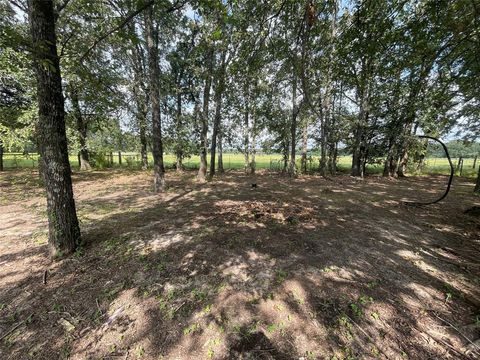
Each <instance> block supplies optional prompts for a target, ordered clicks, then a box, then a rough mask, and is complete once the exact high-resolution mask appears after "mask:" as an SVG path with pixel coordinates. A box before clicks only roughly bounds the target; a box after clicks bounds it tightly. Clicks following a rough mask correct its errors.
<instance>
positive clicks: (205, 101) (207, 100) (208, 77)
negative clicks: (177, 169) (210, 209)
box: [197, 48, 214, 182]
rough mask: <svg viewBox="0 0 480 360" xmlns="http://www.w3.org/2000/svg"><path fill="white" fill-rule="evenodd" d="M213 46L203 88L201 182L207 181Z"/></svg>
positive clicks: (199, 176)
mask: <svg viewBox="0 0 480 360" xmlns="http://www.w3.org/2000/svg"><path fill="white" fill-rule="evenodd" d="M213 55H214V52H213V48H211V49H210V50H209V52H208V57H207V72H206V78H205V87H204V89H203V111H202V116H201V121H202V130H201V133H200V167H199V169H198V175H197V179H198V180H199V181H201V182H204V181H205V178H206V175H207V166H208V164H207V145H208V138H207V135H208V110H209V104H210V89H211V87H212V75H211V74H212V70H213Z"/></svg>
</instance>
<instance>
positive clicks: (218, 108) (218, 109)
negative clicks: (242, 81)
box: [209, 50, 227, 178]
mask: <svg viewBox="0 0 480 360" xmlns="http://www.w3.org/2000/svg"><path fill="white" fill-rule="evenodd" d="M226 56H227V51H226V50H223V51H222V58H221V60H220V68H219V72H218V78H217V86H216V88H215V117H214V120H213V131H212V147H211V151H210V174H209V176H210V178H212V177H213V176H214V175H215V152H216V150H217V136H218V132H219V130H220V121H221V117H222V97H223V91H224V88H225V67H226Z"/></svg>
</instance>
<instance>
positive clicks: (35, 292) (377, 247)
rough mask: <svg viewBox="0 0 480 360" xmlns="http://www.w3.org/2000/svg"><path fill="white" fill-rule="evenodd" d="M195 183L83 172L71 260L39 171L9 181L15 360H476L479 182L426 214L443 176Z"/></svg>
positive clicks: (3, 185) (4, 215) (6, 350)
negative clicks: (51, 234) (55, 245)
mask: <svg viewBox="0 0 480 360" xmlns="http://www.w3.org/2000/svg"><path fill="white" fill-rule="evenodd" d="M194 175H195V174H194V173H189V172H185V173H183V174H174V173H168V174H167V179H168V183H169V188H168V190H167V191H166V192H165V193H163V194H154V193H153V192H152V181H151V174H150V173H149V172H141V171H132V172H127V171H120V170H111V171H91V172H87V173H75V174H74V176H73V179H74V192H75V198H76V205H77V210H78V214H79V219H80V222H81V228H82V233H83V238H84V239H85V245H84V247H83V248H82V250H81V251H80V252H79V253H78V254H75V255H74V256H72V257H70V258H67V259H63V260H52V259H50V258H49V254H48V249H47V244H46V241H47V228H46V226H47V223H46V212H45V200H44V198H43V190H42V188H41V187H40V185H39V182H38V174H37V175H36V174H34V173H30V172H18V173H16V172H9V173H8V174H7V175H1V176H2V177H1V178H0V190H1V193H0V269H1V270H2V271H1V272H0V337H2V336H3V338H2V340H1V342H0V358H8V359H25V358H35V359H52V358H72V359H86V358H95V359H96V358H105V359H106V358H124V359H135V358H138V359H140V358H141V359H158V358H162V357H163V358H165V359H229V358H230V359H294V358H297V359H298V358H303V359H331V358H335V357H336V358H337V359H343V358H349V357H350V358H390V359H396V358H411V359H427V358H452V359H453V358H465V359H469V358H471V359H474V358H476V357H478V353H479V351H480V349H478V348H477V346H478V345H475V344H476V343H475V341H477V340H478V339H479V338H480V326H479V317H480V301H479V300H478V299H479V298H480V291H479V289H480V280H479V279H480V264H479V261H478V259H479V258H480V252H479V249H480V240H479V239H480V222H479V221H480V219H479V218H478V217H477V216H474V215H472V214H469V212H468V209H475V208H476V207H478V206H479V201H480V200H479V199H478V197H474V196H472V195H471V192H472V189H473V186H472V184H471V183H468V182H464V181H463V180H457V179H455V180H456V181H455V182H454V186H453V188H452V193H451V194H450V195H449V196H448V197H447V199H446V201H444V202H442V203H439V204H436V205H433V206H429V207H421V208H420V207H412V206H408V205H405V204H404V203H403V201H423V200H427V199H430V198H434V197H435V196H436V195H437V194H438V193H439V192H441V191H442V188H443V186H444V184H445V181H446V180H445V177H442V176H438V177H421V178H406V179H397V180H388V179H383V178H381V177H370V178H366V179H364V180H357V179H353V178H350V177H347V176H342V177H337V178H334V179H322V178H318V177H316V176H302V177H300V178H297V179H289V178H283V177H280V176H276V175H272V174H269V173H262V174H257V175H256V176H246V175H244V174H242V173H240V172H238V173H235V172H229V173H227V174H226V175H225V176H223V177H220V178H218V179H216V180H214V181H211V182H207V183H203V184H200V183H197V182H196V181H195V179H194ZM35 176H37V177H35ZM252 183H256V184H257V187H256V188H252V186H251V184H252ZM26 194H28V196H27V195H26ZM466 210H467V213H465V214H464V212H465V211H466ZM44 282H45V283H44Z"/></svg>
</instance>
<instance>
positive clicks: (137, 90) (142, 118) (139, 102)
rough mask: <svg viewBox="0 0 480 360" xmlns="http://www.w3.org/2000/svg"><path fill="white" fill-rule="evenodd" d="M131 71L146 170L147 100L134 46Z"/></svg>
mask: <svg viewBox="0 0 480 360" xmlns="http://www.w3.org/2000/svg"><path fill="white" fill-rule="evenodd" d="M133 49H134V51H133V63H134V66H133V68H134V69H133V70H134V77H135V78H134V81H133V96H134V98H135V106H136V114H135V116H136V118H137V119H136V120H137V126H138V130H139V136H140V155H141V161H142V169H143V170H147V168H148V156H147V113H148V106H147V99H146V95H144V94H143V93H142V90H141V86H140V85H141V82H142V66H141V59H140V54H139V51H138V50H137V48H136V46H133Z"/></svg>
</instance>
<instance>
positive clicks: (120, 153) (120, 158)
mask: <svg viewBox="0 0 480 360" xmlns="http://www.w3.org/2000/svg"><path fill="white" fill-rule="evenodd" d="M118 165H122V152H121V151H119V152H118Z"/></svg>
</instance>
